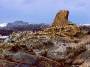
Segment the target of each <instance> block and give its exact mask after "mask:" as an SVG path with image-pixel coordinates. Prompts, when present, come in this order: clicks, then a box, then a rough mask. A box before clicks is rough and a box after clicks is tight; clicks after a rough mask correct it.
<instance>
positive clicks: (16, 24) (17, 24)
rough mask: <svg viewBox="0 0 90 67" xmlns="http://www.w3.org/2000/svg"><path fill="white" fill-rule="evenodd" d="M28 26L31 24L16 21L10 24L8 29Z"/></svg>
mask: <svg viewBox="0 0 90 67" xmlns="http://www.w3.org/2000/svg"><path fill="white" fill-rule="evenodd" d="M26 25H29V23H28V22H24V21H15V22H13V23H8V24H7V27H19V26H26Z"/></svg>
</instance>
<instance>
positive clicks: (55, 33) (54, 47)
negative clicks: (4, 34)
mask: <svg viewBox="0 0 90 67" xmlns="http://www.w3.org/2000/svg"><path fill="white" fill-rule="evenodd" d="M68 15H69V11H67V10H62V11H60V12H59V13H58V14H57V15H56V18H55V21H54V23H53V24H52V26H51V27H50V28H46V29H44V31H39V32H31V31H24V32H17V33H12V35H10V39H9V41H8V42H7V43H6V42H5V43H1V44H0V65H1V66H4V67H15V66H16V67H76V66H78V67H79V66H80V65H82V64H84V63H85V62H86V61H85V62H84V58H86V57H84V58H83V56H82V55H84V54H85V53H87V52H86V51H87V47H86V45H87V44H90V35H88V36H87V37H86V36H85V37H83V38H81V39H80V38H79V37H76V35H77V34H79V35H81V34H80V33H79V32H80V29H79V27H78V26H76V25H73V24H70V22H69V21H68ZM83 53H84V54H83ZM88 56H89V55H88Z"/></svg>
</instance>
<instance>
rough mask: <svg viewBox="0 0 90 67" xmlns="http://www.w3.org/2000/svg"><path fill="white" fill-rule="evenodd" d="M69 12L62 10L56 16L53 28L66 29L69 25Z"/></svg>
mask: <svg viewBox="0 0 90 67" xmlns="http://www.w3.org/2000/svg"><path fill="white" fill-rule="evenodd" d="M68 15H69V11H68V10H61V11H60V12H58V13H57V14H56V17H55V19H54V22H53V24H52V27H65V26H67V25H68Z"/></svg>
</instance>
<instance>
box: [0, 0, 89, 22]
mask: <svg viewBox="0 0 90 67" xmlns="http://www.w3.org/2000/svg"><path fill="white" fill-rule="evenodd" d="M89 6H90V1H89V0H87V1H85V0H0V11H1V13H0V15H1V16H0V18H1V20H4V19H6V20H9V21H11V20H18V19H20V20H28V21H31V22H47V23H48V22H52V20H53V18H54V17H55V14H56V13H57V12H58V11H59V10H61V9H68V10H69V11H70V19H71V20H72V21H75V22H80V21H81V22H85V21H86V22H90V20H89V17H90V14H88V13H89V12H90V7H89ZM84 16H85V18H84ZM3 18H4V19H3ZM80 18H81V19H82V20H81V19H80Z"/></svg>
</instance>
